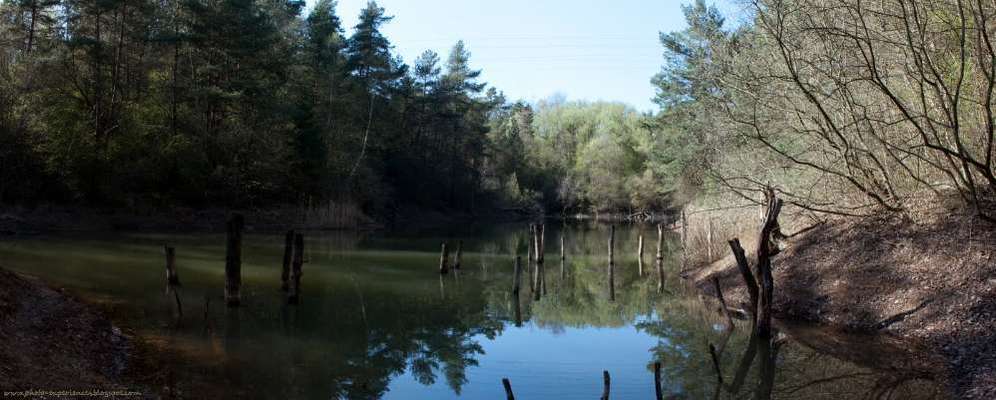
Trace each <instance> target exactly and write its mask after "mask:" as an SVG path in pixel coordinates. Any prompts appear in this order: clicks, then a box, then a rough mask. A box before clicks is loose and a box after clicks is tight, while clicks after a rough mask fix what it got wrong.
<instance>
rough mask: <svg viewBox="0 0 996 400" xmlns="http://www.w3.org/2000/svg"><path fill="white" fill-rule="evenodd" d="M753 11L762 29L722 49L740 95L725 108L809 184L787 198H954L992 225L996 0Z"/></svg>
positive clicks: (727, 83) (733, 180) (806, 201)
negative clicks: (947, 194) (950, 192)
mask: <svg viewBox="0 0 996 400" xmlns="http://www.w3.org/2000/svg"><path fill="white" fill-rule="evenodd" d="M747 5H748V6H750V8H752V9H753V10H754V18H755V21H754V26H753V28H752V29H746V30H744V31H743V32H739V33H738V34H737V35H734V36H733V39H731V40H729V41H728V42H727V43H724V46H725V48H722V49H718V51H717V57H716V66H717V67H718V68H719V69H720V70H721V78H720V80H721V82H722V86H724V88H723V89H724V90H725V91H726V92H727V93H728V94H729V96H730V101H726V102H721V103H719V104H720V107H722V109H723V110H724V111H725V113H726V115H727V116H728V117H729V120H730V121H732V122H733V124H734V126H736V130H737V131H738V132H741V133H742V137H743V138H745V139H746V140H747V141H748V142H750V143H752V144H754V145H756V146H757V147H759V148H761V149H765V150H767V152H768V153H769V154H771V155H773V156H772V157H773V159H776V160H778V162H779V168H782V169H785V170H795V171H796V175H798V176H801V177H802V178H800V179H798V180H797V181H796V182H789V184H783V185H779V186H780V187H781V188H783V191H784V193H783V195H784V197H785V198H786V201H787V202H789V203H791V204H794V205H797V206H802V207H804V208H810V209H814V210H817V211H829V212H835V213H840V214H865V213H867V212H869V210H871V209H872V208H871V207H870V206H878V208H884V209H886V210H892V211H899V210H902V209H903V208H904V207H905V204H906V200H908V198H909V197H910V196H911V195H914V194H916V193H920V192H923V191H934V192H936V193H941V192H942V191H943V190H945V189H955V191H956V192H957V193H958V194H959V195H960V196H961V197H962V199H963V200H964V201H965V203H966V204H969V205H970V206H972V207H973V208H974V209H975V210H976V212H977V213H978V214H979V215H980V216H981V217H982V218H985V219H988V220H991V221H992V220H994V218H996V210H993V209H992V206H991V205H987V204H991V203H987V199H991V196H992V191H993V189H994V188H996V169H994V167H996V166H994V161H993V159H994V157H996V148H994V139H996V133H994V131H996V127H994V123H996V121H994V109H993V106H994V105H993V102H994V99H993V98H994V88H996V45H994V42H996V21H994V19H996V1H993V0H986V1H983V0H940V1H934V0H931V1H927V0H875V1H870V0H750V1H749V2H748V3H747ZM766 167H770V166H766ZM769 169H770V168H769ZM738 172H739V171H738ZM719 175H721V176H720V179H721V180H722V181H723V183H725V184H727V185H728V186H731V187H734V188H736V187H741V188H745V187H754V188H757V187H759V186H762V185H763V184H765V182H761V181H760V179H761V178H758V175H756V174H755V175H752V174H749V173H731V172H730V171H726V172H724V173H720V174H719ZM762 176H763V175H762ZM841 189H846V190H841Z"/></svg>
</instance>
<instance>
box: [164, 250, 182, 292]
mask: <svg viewBox="0 0 996 400" xmlns="http://www.w3.org/2000/svg"><path fill="white" fill-rule="evenodd" d="M163 252H164V253H166V286H167V289H169V288H171V287H173V286H180V277H179V275H177V274H176V248H174V247H170V246H168V245H166V246H163Z"/></svg>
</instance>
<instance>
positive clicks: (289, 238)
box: [280, 230, 294, 292]
mask: <svg viewBox="0 0 996 400" xmlns="http://www.w3.org/2000/svg"><path fill="white" fill-rule="evenodd" d="M293 256H294V231H293V230H289V231H287V234H285V235H284V263H283V268H282V269H281V270H280V290H283V291H285V292H286V291H287V290H289V289H290V283H289V279H290V268H291V257H293Z"/></svg>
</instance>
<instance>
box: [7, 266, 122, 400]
mask: <svg viewBox="0 0 996 400" xmlns="http://www.w3.org/2000/svg"><path fill="white" fill-rule="evenodd" d="M0 337H2V338H3V340H0V391H3V392H12V391H24V390H40V391H58V390H104V391H110V390H114V391H126V392H130V393H132V395H130V396H125V398H140V397H142V395H141V394H140V393H141V390H140V389H137V388H136V387H135V386H134V385H128V384H126V383H124V380H125V379H124V374H125V371H126V368H127V366H128V353H129V347H130V346H129V340H128V339H127V338H126V336H125V334H123V333H122V332H121V330H120V329H118V328H117V327H115V326H113V325H112V324H111V322H110V320H108V319H107V318H105V317H104V316H103V315H101V313H100V312H97V311H95V310H94V307H92V306H90V305H87V304H84V303H81V302H79V301H77V300H74V299H73V298H72V297H70V296H68V295H67V294H66V293H63V292H62V291H58V290H55V289H52V288H50V287H49V286H47V285H45V284H44V283H42V282H40V281H38V280H37V279H34V278H30V277H25V276H22V275H19V274H15V273H12V272H8V271H5V270H2V269H0ZM49 398H53V397H49ZM54 398H58V397H54Z"/></svg>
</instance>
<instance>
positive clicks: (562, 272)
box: [560, 233, 567, 280]
mask: <svg viewBox="0 0 996 400" xmlns="http://www.w3.org/2000/svg"><path fill="white" fill-rule="evenodd" d="M565 247H566V246H564V234H563V233H561V234H560V280H564V277H566V276H567V268H566V266H565V264H566V261H567V254H566V251H567V250H566V248H565Z"/></svg>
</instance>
